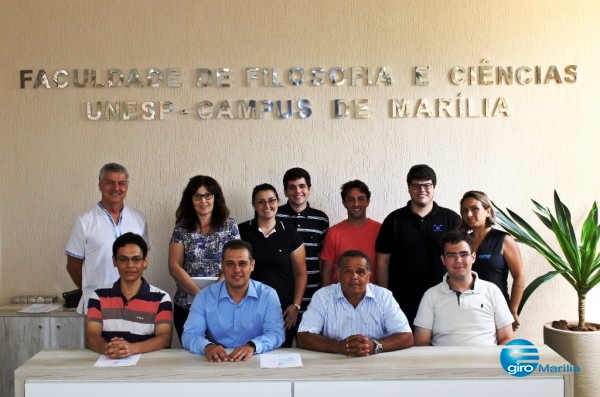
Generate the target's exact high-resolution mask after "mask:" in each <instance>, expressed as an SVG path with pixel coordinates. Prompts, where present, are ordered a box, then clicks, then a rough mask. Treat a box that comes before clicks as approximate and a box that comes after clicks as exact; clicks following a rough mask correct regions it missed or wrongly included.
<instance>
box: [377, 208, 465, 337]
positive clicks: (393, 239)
mask: <svg viewBox="0 0 600 397" xmlns="http://www.w3.org/2000/svg"><path fill="white" fill-rule="evenodd" d="M459 223H460V217H459V216H458V214H457V213H455V212H454V211H452V210H449V209H447V208H443V207H440V206H438V205H437V204H436V203H435V202H434V203H433V208H432V210H431V212H430V213H429V214H427V215H426V216H425V217H423V218H421V216H419V215H417V214H415V213H414V212H413V211H412V210H411V209H410V201H409V202H408V204H407V205H406V207H402V208H400V209H397V210H395V211H393V212H392V213H390V214H389V215H388V216H387V217H386V218H385V220H384V221H383V223H382V224H381V229H380V230H379V235H378V236H377V241H376V242H375V249H376V251H377V252H380V253H382V254H391V256H390V263H389V266H388V269H389V270H388V275H389V276H388V280H389V281H388V289H389V290H390V291H392V293H393V294H394V298H396V301H397V302H398V304H399V305H400V308H401V309H402V311H403V312H404V314H406V317H407V318H408V321H409V323H410V324H411V326H412V323H413V320H414V319H415V316H416V314H417V309H418V308H419V303H420V302H421V298H422V297H423V294H424V293H425V291H427V290H428V289H429V288H430V287H433V286H434V285H436V284H439V283H440V281H441V280H442V277H443V276H444V274H445V273H446V268H445V267H444V264H443V263H442V260H441V259H440V255H441V254H442V243H441V238H442V234H444V232H446V231H448V230H452V229H456V228H457V227H458V225H459Z"/></svg>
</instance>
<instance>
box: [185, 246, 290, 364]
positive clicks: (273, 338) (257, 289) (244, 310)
mask: <svg viewBox="0 0 600 397" xmlns="http://www.w3.org/2000/svg"><path fill="white" fill-rule="evenodd" d="M253 270H254V259H253V257H252V246H251V245H250V244H249V243H247V242H246V241H243V240H231V241H229V242H227V243H226V244H225V245H224V246H223V259H222V262H221V271H222V272H223V276H224V278H225V280H224V281H221V282H218V283H215V284H211V285H210V286H208V287H206V288H203V289H202V290H200V292H199V293H198V294H196V297H195V298H194V302H193V303H192V307H191V308H190V314H189V316H188V319H187V321H186V322H185V325H184V330H183V335H182V337H181V341H182V345H183V348H184V349H187V350H189V351H190V352H192V353H195V354H203V355H204V356H206V358H207V359H208V361H246V360H248V359H249V358H250V357H252V355H254V354H255V353H264V352H267V351H270V350H273V349H276V348H278V347H279V346H281V344H282V343H283V340H284V330H283V315H282V313H281V305H280V303H279V298H278V297H277V292H275V290H274V289H273V288H271V287H269V286H268V285H265V284H263V283H260V282H258V281H254V280H251V279H250V273H252V271H253ZM225 349H232V351H231V352H230V353H227V352H226V351H225Z"/></svg>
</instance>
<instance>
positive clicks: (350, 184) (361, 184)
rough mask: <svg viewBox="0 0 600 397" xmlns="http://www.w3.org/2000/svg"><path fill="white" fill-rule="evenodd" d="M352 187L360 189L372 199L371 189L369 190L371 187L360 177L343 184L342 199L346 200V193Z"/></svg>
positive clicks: (368, 198)
mask: <svg viewBox="0 0 600 397" xmlns="http://www.w3.org/2000/svg"><path fill="white" fill-rule="evenodd" d="M352 189H358V190H360V191H361V192H362V193H364V194H366V195H367V200H371V191H370V190H369V187H368V186H367V185H366V184H365V183H364V182H363V181H360V180H358V179H355V180H353V181H350V182H346V183H344V184H343V185H342V187H341V190H342V192H341V193H342V200H346V195H347V194H348V192H349V191H350V190H352Z"/></svg>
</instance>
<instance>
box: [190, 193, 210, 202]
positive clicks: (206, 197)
mask: <svg viewBox="0 0 600 397" xmlns="http://www.w3.org/2000/svg"><path fill="white" fill-rule="evenodd" d="M213 197H215V195H214V194H212V193H204V194H200V193H196V194H194V195H193V196H192V200H194V201H200V200H202V199H204V200H206V201H209V200H212V199H213Z"/></svg>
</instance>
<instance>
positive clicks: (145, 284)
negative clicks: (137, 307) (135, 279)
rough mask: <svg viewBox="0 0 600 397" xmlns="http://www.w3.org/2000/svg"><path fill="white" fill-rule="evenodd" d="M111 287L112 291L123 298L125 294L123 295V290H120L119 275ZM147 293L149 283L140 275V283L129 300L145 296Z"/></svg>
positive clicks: (148, 291)
mask: <svg viewBox="0 0 600 397" xmlns="http://www.w3.org/2000/svg"><path fill="white" fill-rule="evenodd" d="M112 289H113V291H114V292H115V293H116V294H118V295H119V296H121V297H123V298H124V299H125V296H124V295H123V291H122V290H121V278H120V277H119V279H118V280H117V281H115V282H114V284H113V286H112ZM149 293H150V284H148V282H147V281H146V279H145V278H144V277H142V285H140V289H139V290H138V292H137V293H136V294H135V295H134V296H133V297H131V299H129V300H133V299H135V298H140V297H144V296H147V295H148V294H149Z"/></svg>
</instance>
